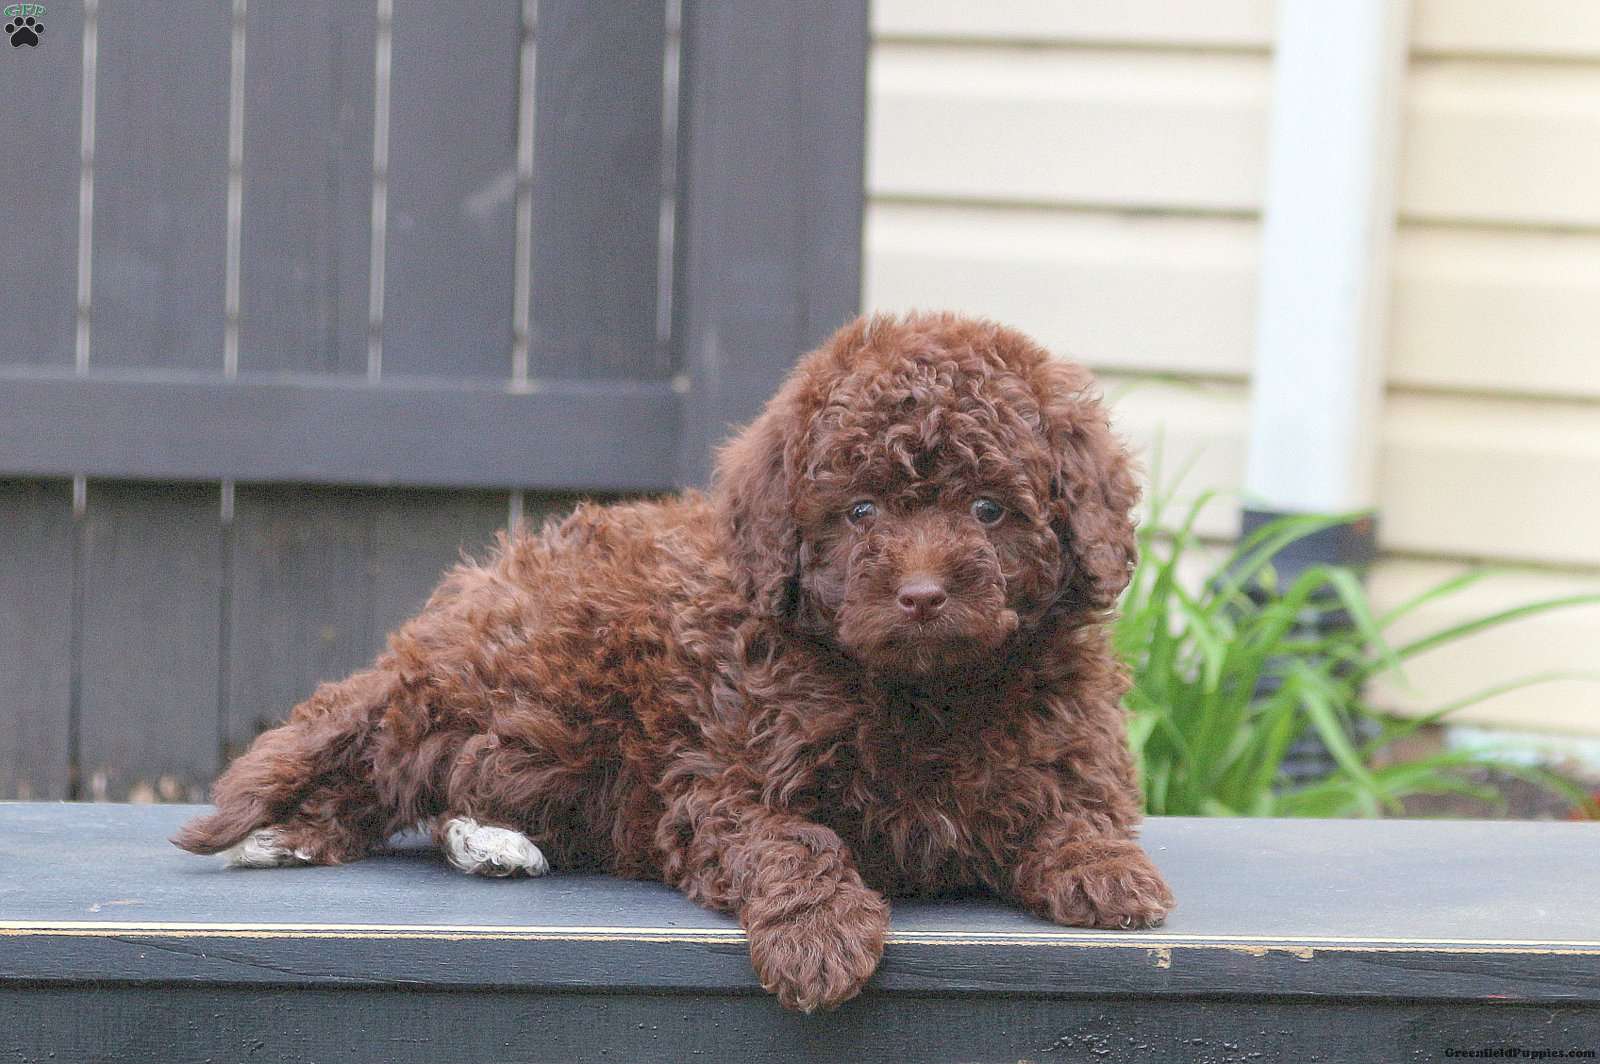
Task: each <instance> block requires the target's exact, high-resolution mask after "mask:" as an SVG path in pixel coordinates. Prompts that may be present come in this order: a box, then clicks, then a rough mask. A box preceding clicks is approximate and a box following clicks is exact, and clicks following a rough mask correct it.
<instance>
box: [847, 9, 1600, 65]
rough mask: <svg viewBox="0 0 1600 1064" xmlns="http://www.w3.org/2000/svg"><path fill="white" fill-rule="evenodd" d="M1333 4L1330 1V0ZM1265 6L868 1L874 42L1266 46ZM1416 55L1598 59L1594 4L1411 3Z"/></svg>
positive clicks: (1269, 15) (1269, 22)
mask: <svg viewBox="0 0 1600 1064" xmlns="http://www.w3.org/2000/svg"><path fill="white" fill-rule="evenodd" d="M1335 2H1336V0H1335ZM1273 8H1274V5H1273V4H1272V3H1271V2H1270V0H1203V2H1193V0H1191V2H1183V0H1070V2H1064V0H1000V2H997V3H973V2H972V0H876V2H875V3H874V4H873V6H872V20H873V30H874V32H875V33H876V34H877V35H878V36H879V37H880V38H883V39H906V40H919V39H920V40H929V39H932V40H938V39H956V40H970V41H1034V42H1054V43H1096V44H1121V45H1136V46H1143V47H1166V48H1173V47H1176V48H1235V49H1267V48H1270V47H1271V45H1272V26H1273ZM1411 41H1412V47H1413V50H1414V51H1416V52H1419V53H1422V54H1441V55H1506V56H1513V55H1514V56H1539V57H1550V58H1597V59H1600V5H1597V4H1596V3H1595V2H1594V0H1414V2H1413V3H1412V25H1411Z"/></svg>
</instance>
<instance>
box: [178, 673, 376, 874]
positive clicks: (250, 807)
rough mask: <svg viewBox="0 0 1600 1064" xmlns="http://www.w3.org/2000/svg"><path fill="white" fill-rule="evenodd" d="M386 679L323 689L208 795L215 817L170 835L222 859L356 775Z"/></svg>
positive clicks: (366, 677)
mask: <svg viewBox="0 0 1600 1064" xmlns="http://www.w3.org/2000/svg"><path fill="white" fill-rule="evenodd" d="M387 680H388V677H386V676H384V675H383V674H381V673H379V672H377V671H370V672H364V673H357V674H356V675H355V676H352V677H350V678H349V679H348V680H345V681H343V682H342V683H337V684H324V685H323V686H322V687H320V688H318V689H317V692H316V693H315V694H314V695H312V696H311V698H310V699H309V700H308V701H307V702H305V703H304V704H302V705H301V706H300V707H298V708H297V709H296V711H295V713H294V714H293V716H291V717H290V719H289V722H288V723H287V724H283V725H280V726H279V727H276V728H273V729H272V730H271V731H268V732H263V733H262V734H261V735H259V736H257V738H256V741H255V742H254V743H252V744H251V745H250V749H249V750H246V751H245V752H244V753H243V754H241V755H240V756H239V757H238V758H237V759H235V760H234V762H233V764H231V765H229V766H228V770H227V771H226V772H224V773H223V774H222V775H221V776H220V777H218V779H217V782H216V784H215V786H213V787H212V789H211V800H212V803H213V804H214V805H215V806H216V811H215V812H212V813H208V814H205V815H203V816H198V817H195V818H194V819H193V820H191V821H189V822H188V823H187V824H185V825H183V827H182V828H180V829H178V833H177V834H176V835H174V836H172V842H173V844H174V845H176V846H179V847H181V848H182V849H185V850H188V851H189V852H190V853H220V852H221V851H223V850H226V849H227V848H228V847H230V846H234V845H237V844H238V843H240V842H243V841H244V839H245V837H246V836H247V835H249V834H250V833H251V832H252V831H255V830H256V829H257V828H263V827H267V826H268V825H270V824H276V823H279V822H281V821H283V820H284V819H285V818H286V817H288V816H289V815H290V814H291V813H292V812H293V811H294V810H295V809H296V808H297V807H298V806H299V805H300V802H301V800H302V799H303V798H304V797H305V796H306V795H307V793H308V792H309V791H311V790H312V789H313V788H314V787H315V786H317V785H318V784H319V783H327V782H332V781H336V780H339V779H343V778H347V777H348V776H350V775H351V774H352V773H354V772H358V771H359V770H360V769H359V762H360V760H361V758H360V752H361V748H362V747H363V746H364V745H365V743H364V739H365V737H366V736H367V734H368V733H370V731H371V730H372V728H373V726H374V723H375V717H376V714H375V712H374V711H375V710H378V709H381V707H382V705H383V703H384V702H385V701H386V700H387V697H386V696H387V693H388V690H389V684H388V683H387Z"/></svg>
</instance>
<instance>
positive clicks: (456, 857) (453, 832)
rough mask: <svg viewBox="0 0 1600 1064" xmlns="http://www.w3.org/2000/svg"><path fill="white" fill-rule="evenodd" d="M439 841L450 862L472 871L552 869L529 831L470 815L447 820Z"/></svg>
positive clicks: (497, 873) (504, 873)
mask: <svg viewBox="0 0 1600 1064" xmlns="http://www.w3.org/2000/svg"><path fill="white" fill-rule="evenodd" d="M440 843H441V844H442V846H443V848H444V855H445V857H446V858H448V859H449V861H450V863H451V864H453V865H455V866H456V867H457V868H459V869H461V870H462V871H463V872H470V873H472V874H473V875H479V876H516V875H524V876H542V875H544V874H545V873H546V872H548V871H550V862H549V861H546V860H545V858H544V854H543V853H541V852H540V851H539V847H537V846H535V845H534V844H533V842H532V841H531V840H529V838H528V837H527V836H526V835H524V834H522V833H521V832H520V831H512V830H511V829H510V828H496V827H490V826H489V825H487V824H480V823H478V822H477V821H476V820H473V819H472V818H471V817H464V816H461V817H452V818H450V819H449V820H447V821H445V824H444V830H443V831H442V832H440Z"/></svg>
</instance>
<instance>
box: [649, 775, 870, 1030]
mask: <svg viewBox="0 0 1600 1064" xmlns="http://www.w3.org/2000/svg"><path fill="white" fill-rule="evenodd" d="M657 844H658V846H659V847H660V848H661V849H662V851H663V852H664V853H665V854H666V860H665V873H666V878H667V880H668V882H670V883H672V884H673V885H674V886H676V887H677V888H678V889H679V890H681V891H683V892H684V893H685V894H686V895H688V896H689V897H690V898H691V899H693V900H694V901H697V902H699V903H700V904H701V905H705V906H708V907H710V908H713V909H720V910H722V911H724V912H729V913H733V914H735V915H737V916H738V917H739V922H740V923H741V924H743V925H744V928H745V930H746V931H747V932H748V933H749V935H750V959H751V962H752V963H753V964H754V965H755V969H756V974H757V976H759V977H760V979H761V985H762V986H763V987H765V988H766V989H767V990H768V991H769V992H771V993H773V994H776V995H777V998H778V1001H779V1003H781V1004H782V1005H784V1006H785V1007H786V1008H791V1009H799V1010H800V1011H802V1012H813V1011H815V1010H817V1009H832V1008H835V1007H837V1006H838V1005H840V1004H842V1003H844V1002H845V1001H848V1000H849V999H850V998H852V997H855V996H856V994H858V993H860V991H861V988H862V987H863V986H864V985H865V984H866V982H867V980H868V979H869V978H870V977H871V976H872V973H873V972H874V971H875V970H877V967H878V960H879V958H880V957H882V955H883V940H884V936H885V935H886V934H887V933H888V930H889V905H888V903H887V902H885V901H884V899H883V897H882V896H881V895H880V894H878V893H877V892H876V891H873V890H871V889H869V888H868V887H867V885H866V884H865V883H863V882H862V880H861V875H860V873H859V872H858V871H857V870H856V867H855V864H854V862H853V861H852V860H851V857H850V852H849V850H848V848H847V847H846V846H845V845H844V843H843V842H842V841H841V840H840V838H839V836H838V835H836V834H835V833H834V832H833V830H832V829H831V828H827V827H824V826H823V825H821V824H816V823H813V822H811V821H808V820H805V819H803V818H801V817H798V816H795V815H793V814H791V813H787V812H784V811H782V810H777V809H772V808H770V807H768V806H765V805H762V804H760V803H759V802H758V801H756V800H755V799H754V798H753V797H743V796H738V795H733V796H730V795H726V794H719V793H718V792H717V789H716V788H715V786H708V787H705V788H703V789H701V790H697V791H691V792H690V793H688V794H685V795H682V796H680V797H679V798H678V799H677V800H676V801H674V803H673V804H672V807H671V808H670V809H669V810H668V812H667V815H666V816H665V817H664V818H663V820H662V824H661V828H660V830H659V831H658V833H657Z"/></svg>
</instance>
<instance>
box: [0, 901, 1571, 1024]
mask: <svg viewBox="0 0 1600 1064" xmlns="http://www.w3.org/2000/svg"><path fill="white" fill-rule="evenodd" d="M17 982H26V983H30V984H42V983H77V982H97V983H155V984H164V985H188V984H207V985H210V984H217V985H228V984H248V985H272V986H293V987H306V988H314V987H330V986H367V987H399V986H405V987H437V988H457V989H464V988H493V989H509V990H543V991H558V990H559V991H584V990H589V991H619V990H649V991H698V992H705V991H708V990H711V991H724V992H743V991H755V990H757V989H758V987H757V984H756V981H755V977H754V975H753V974H752V972H751V970H750V965H749V960H748V956H747V954H746V944H745V940H744V934H743V932H741V931H739V930H737V929H728V928H620V927H618V928H600V927H597V928H565V927H560V928H558V927H547V928H541V927H527V928H513V927H452V926H440V927H399V926H397V927H381V926H377V925H371V926H355V925H352V926H334V925H302V926H296V925H281V924H280V925H271V924H262V925H239V924H235V925H205V924H171V925H152V924H124V923H105V924H96V925H89V924H87V923H82V924H72V925H68V924H63V923H62V922H46V921H38V922H30V921H5V922H3V923H0V986H4V985H5V984H7V983H17ZM873 986H874V987H875V988H876V989H878V990H880V991H885V992H890V993H897V992H905V993H917V994H927V993H951V994H1031V995H1072V996H1082V995H1115V996H1128V995H1134V996H1144V997H1166V996H1183V997H1209V998H1224V997H1232V996H1259V995H1272V996H1277V997H1292V998H1361V999H1381V1000H1412V1001H1441V1002H1443V1001H1480V1002H1522V1003H1546V1004H1553V1003H1573V1004H1579V1003H1587V1004H1596V1003H1600V943H1578V942H1517V943H1493V942H1487V941H1485V942H1471V941H1469V942H1440V943H1418V942H1412V941H1407V940H1389V941H1384V940H1375V941H1368V942H1356V941H1342V940H1328V939H1318V938H1315V937H1308V938H1306V939H1305V940H1294V939H1271V938H1265V937H1260V938H1256V937H1248V936H1239V937H1237V938H1232V939H1224V938H1200V937H1198V936H1179V935H1171V934H1163V933H1162V932H1160V931H1159V930H1157V931H1150V932H1128V933H1121V932H1119V933H1110V932H1106V933H1100V932H1074V931H1065V932H1057V933H1052V932H1039V933H993V932H973V933H970V934H968V933H966V932H962V931H952V932H918V931H900V932H891V935H890V941H889V945H888V947H887V949H886V951H885V955H884V961H883V965H882V967H881V969H880V970H879V973H878V975H877V977H876V978H875V980H874V982H873Z"/></svg>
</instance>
